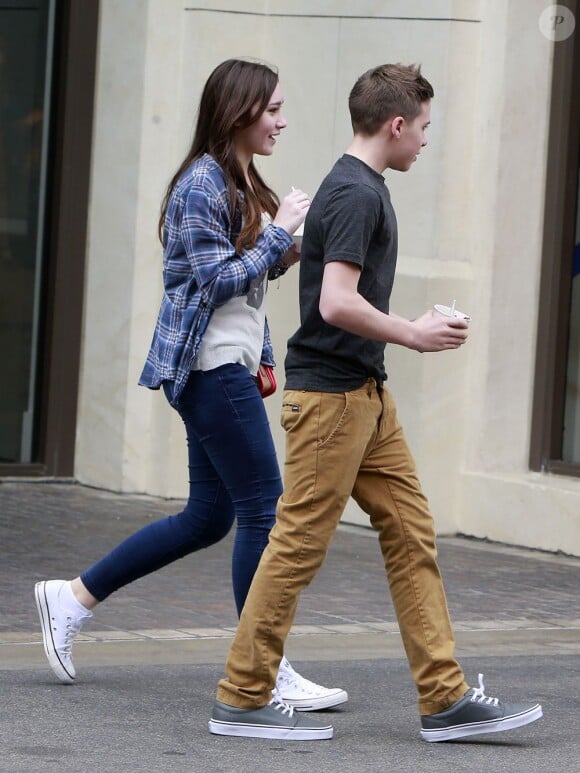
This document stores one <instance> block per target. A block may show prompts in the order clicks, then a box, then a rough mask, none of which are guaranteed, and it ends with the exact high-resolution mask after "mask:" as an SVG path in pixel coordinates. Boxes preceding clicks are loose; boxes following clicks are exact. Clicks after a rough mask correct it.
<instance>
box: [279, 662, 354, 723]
mask: <svg viewBox="0 0 580 773" xmlns="http://www.w3.org/2000/svg"><path fill="white" fill-rule="evenodd" d="M274 695H277V696H278V699H279V700H281V701H283V702H284V703H286V704H287V705H288V706H293V707H294V708H295V709H296V711H318V710H320V709H330V708H332V707H333V706H339V705H340V704H341V703H346V701H347V700H348V693H347V692H346V691H345V690H341V689H340V688H339V687H322V685H320V684H315V683H314V682H311V681H310V680H309V679H305V678H304V677H303V676H300V674H299V673H297V672H296V671H295V670H294V669H293V668H292V666H291V665H290V663H289V662H288V660H287V659H286V658H282V661H281V663H280V669H279V671H278V677H277V679H276V688H275V690H274Z"/></svg>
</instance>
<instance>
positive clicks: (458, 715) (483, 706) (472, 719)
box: [421, 674, 542, 741]
mask: <svg viewBox="0 0 580 773" xmlns="http://www.w3.org/2000/svg"><path fill="white" fill-rule="evenodd" d="M541 716H542V707H541V706H540V704H539V703H503V702H502V701H500V700H498V698H490V697H488V696H487V695H486V694H485V693H484V686H483V674H479V687H477V688H476V687H472V688H471V690H468V691H467V692H466V693H465V695H464V696H463V698H460V700H458V701H456V702H455V703H454V704H453V705H452V706H450V707H449V708H448V709H445V711H440V712H439V713H438V714H430V715H428V716H424V717H421V736H422V737H423V738H424V739H425V741H451V740H453V739H454V738H465V737H467V736H469V735H481V734H483V733H499V732H501V731H502V730H512V729H513V728H514V727H522V725H529V724H530V722H535V721H536V719H540V717H541Z"/></svg>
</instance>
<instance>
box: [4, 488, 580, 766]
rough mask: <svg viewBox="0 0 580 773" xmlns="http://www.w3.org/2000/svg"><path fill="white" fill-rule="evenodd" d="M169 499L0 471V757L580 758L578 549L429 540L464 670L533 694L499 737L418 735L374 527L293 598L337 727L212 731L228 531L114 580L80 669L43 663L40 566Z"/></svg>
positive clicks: (502, 687)
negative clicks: (262, 733)
mask: <svg viewBox="0 0 580 773" xmlns="http://www.w3.org/2000/svg"><path fill="white" fill-rule="evenodd" d="M180 504H181V503H179V502H175V501H174V502H168V501H166V500H159V499H154V498H151V497H138V496H126V495H125V496H122V495H116V494H111V493H108V492H103V491H98V490H95V489H90V488H86V487H82V486H78V485H70V484H69V485H67V484H59V483H42V482H34V483H31V482H17V481H15V482H3V483H0V544H1V545H2V563H1V565H0V592H1V598H2V602H1V604H0V691H1V692H0V694H1V695H2V699H3V700H2V702H1V704H0V706H1V708H0V711H1V718H2V722H1V724H0V771H10V772H11V773H12V772H14V773H16V772H17V771H30V772H32V771H34V772H35V771H41V770H42V771H46V770H55V771H76V772H77V773H78V772H81V773H84V772H85V771H86V772H87V773H89V772H90V773H92V771H99V772H107V773H108V772H109V771H110V772H111V773H113V771H115V772H116V771H120V770H123V771H139V772H142V773H149V771H151V772H152V773H153V771H176V773H181V772H182V771H183V772H186V771H187V772H190V771H200V773H201V772H203V773H205V772H207V773H213V772H214V771H215V772H216V773H218V771H225V773H234V772H235V773H246V772H247V773H250V772H251V773H254V772H255V771H256V770H259V769H260V768H264V769H265V770H271V769H272V768H275V769H279V770H284V771H288V772H289V773H293V772H294V771H296V772H299V773H300V772H302V771H308V773H325V772H326V771H329V772H330V771H333V772H335V771H336V772H337V773H340V772H341V771H349V773H353V772H356V773H358V771H373V773H374V772H375V771H377V772H378V771H397V773H398V772H400V773H407V771H408V772H409V773H411V772H412V773H422V771H429V773H439V772H441V773H443V771H448V770H454V771H463V770H465V771H467V770H469V771H473V770H485V769H501V770H502V771H526V772H529V773H536V771H537V772H540V771H541V772H543V771H550V772H551V771H554V770H558V769H559V770H566V771H576V770H578V769H579V767H580V740H579V739H580V719H579V717H580V699H579V698H578V695H579V694H580V689H579V688H580V660H579V658H578V655H579V654H580V601H579V594H578V588H579V587H580V559H575V558H571V557H566V556H562V555H559V556H554V555H549V554H544V553H540V552H536V551H528V550H521V549H515V548H506V547H502V546H499V545H492V544H487V543H482V542H477V541H473V540H466V539H459V538H445V539H441V540H440V541H439V554H440V564H441V569H442V573H443V576H444V578H445V583H446V588H447V592H448V597H449V606H450V610H451V613H452V617H453V619H454V623H455V628H456V632H457V645H458V646H457V651H458V656H459V658H460V660H461V662H462V663H463V665H464V668H465V671H466V674H467V676H468V680H469V681H471V682H475V681H476V680H477V674H478V672H480V671H481V672H483V673H484V675H485V683H486V692H487V693H489V694H491V695H498V696H500V697H509V698H511V699H514V700H517V699H526V698H528V697H529V698H532V699H535V700H540V701H541V702H542V704H543V706H544V713H545V717H544V718H543V719H542V720H540V722H537V723H535V724H533V725H531V726H529V727H526V728H521V729H519V730H515V731H513V732H511V733H504V734H498V735H495V736H482V737H480V738H479V739H471V740H469V741H467V742H464V743H448V744H426V743H424V742H422V741H421V740H420V737H419V734H418V719H417V712H416V707H415V696H414V688H413V686H412V684H411V681H410V678H409V674H408V669H407V664H406V660H405V658H404V656H403V652H402V648H401V644H400V637H399V634H398V629H397V625H396V621H395V616H394V612H393V608H392V605H391V603H390V599H389V597H388V593H387V590H386V582H385V577H384V570H383V568H382V565H381V556H380V553H379V551H378V547H377V542H376V537H375V535H374V533H373V532H372V531H370V530H366V529H362V528H355V527H346V526H343V527H341V528H340V529H339V531H338V533H337V535H336V538H335V540H334V542H333V545H332V547H331V550H330V551H329V555H328V558H327V560H326V563H325V565H324V567H323V569H322V570H321V572H320V573H319V575H318V576H317V578H316V579H315V581H314V583H313V584H312V585H311V586H310V588H308V590H307V591H306V592H305V593H304V594H303V596H302V600H301V604H300V607H299V612H298V616H297V619H296V625H295V626H294V629H293V633H292V635H291V636H290V638H289V641H288V648H287V653H288V655H289V656H290V657H291V659H292V660H293V662H294V663H295V665H296V666H297V667H298V668H299V670H300V671H301V672H302V673H304V674H305V675H307V676H310V677H312V678H314V679H316V680H317V681H321V682H323V683H325V684H336V685H340V686H342V687H345V688H346V689H347V690H348V691H349V695H350V700H349V702H348V704H347V705H346V706H345V707H344V708H341V709H337V710H336V711H334V712H329V713H330V714H331V715H332V721H333V724H334V726H335V737H334V739H333V740H332V741H320V742H298V743H297V742H294V743H284V742H278V741H267V740H265V741H256V740H251V739H231V738H219V737H214V736H211V735H210V734H209V733H208V731H207V719H208V715H209V711H210V707H211V703H212V700H213V694H214V690H215V683H216V680H217V679H218V678H219V676H220V675H221V673H222V666H223V661H224V657H225V654H226V652H227V648H228V645H229V642H230V640H231V634H232V631H233V629H234V627H235V624H236V615H235V608H234V604H233V599H232V596H231V591H230V580H229V562H230V555H231V538H228V539H227V540H225V541H224V542H223V543H221V544H220V545H217V546H214V547H212V548H210V549H208V550H207V551H204V552H203V553H200V554H197V555H194V556H190V557H188V558H186V559H184V560H182V561H180V562H178V563H176V564H174V565H173V566H171V567H168V568H166V569H164V570H162V571H161V572H159V573H157V574H155V575H153V576H151V577H148V578H144V579H143V580H141V581H139V582H137V583H135V584H133V585H132V586H129V587H128V588H126V589H124V590H122V591H120V592H119V593H118V594H116V595H115V596H114V597H112V598H111V599H109V600H108V601H107V603H106V604H103V605H102V606H101V607H99V609H98V613H97V614H96V615H95V618H94V620H93V621H91V623H90V625H89V626H87V627H86V629H85V630H84V632H83V635H82V640H80V641H79V642H78V644H77V645H76V648H75V662H76V665H77V671H78V674H79V675H78V680H77V683H76V684H75V685H74V686H71V687H66V686H62V685H59V684H58V683H57V682H56V680H55V679H54V678H53V676H52V673H51V672H50V671H49V669H48V668H47V666H46V665H45V661H44V654H43V651H42V646H41V644H40V635H39V631H38V624H37V619H36V609H35V607H34V602H33V597H32V587H33V584H34V582H35V581H37V580H38V579H48V578H55V577H64V578H67V577H72V576H74V575H76V574H78V573H79V571H81V570H82V569H84V568H85V567H86V566H87V565H89V564H90V563H91V562H92V561H94V560H95V559H97V558H99V557H100V556H101V555H102V554H103V553H104V552H105V551H106V550H108V549H109V548H110V547H112V546H113V545H114V544H116V543H117V542H118V541H119V540H120V539H122V538H123V537H124V536H126V535H128V534H130V533H132V532H133V531H134V530H135V529H137V528H138V527H139V526H141V525H142V524H144V523H146V522H148V521H149V520H151V519H153V518H158V517H160V516H162V515H164V514H167V513H171V512H175V511H177V510H178V509H179V506H180Z"/></svg>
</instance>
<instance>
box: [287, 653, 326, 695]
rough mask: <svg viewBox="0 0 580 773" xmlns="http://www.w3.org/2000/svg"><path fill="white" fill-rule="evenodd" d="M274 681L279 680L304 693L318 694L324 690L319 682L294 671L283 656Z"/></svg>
mask: <svg viewBox="0 0 580 773" xmlns="http://www.w3.org/2000/svg"><path fill="white" fill-rule="evenodd" d="M276 681H277V682H278V683H280V682H281V683H283V684H285V685H287V686H288V687H294V688H296V689H297V690H300V691H301V692H303V693H305V694H306V695H308V694H310V695H319V694H320V693H321V692H323V691H324V688H323V687H321V686H320V685H319V684H316V683H315V682H311V681H310V679H306V677H304V676H302V675H301V674H299V673H298V672H297V671H295V670H294V669H293V668H292V666H291V665H290V663H289V662H288V660H286V659H285V658H284V660H283V661H282V662H281V664H280V670H279V672H278V678H277V680H276Z"/></svg>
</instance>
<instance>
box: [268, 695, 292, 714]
mask: <svg viewBox="0 0 580 773" xmlns="http://www.w3.org/2000/svg"><path fill="white" fill-rule="evenodd" d="M268 706H272V708H273V709H275V710H276V711H280V712H281V713H282V714H287V715H288V716H289V717H292V715H293V714H294V706H289V705H288V704H287V703H284V701H283V700H282V699H281V698H280V696H279V695H278V693H277V692H276V690H274V691H273V692H272V700H271V701H270V703H269V704H268Z"/></svg>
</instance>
